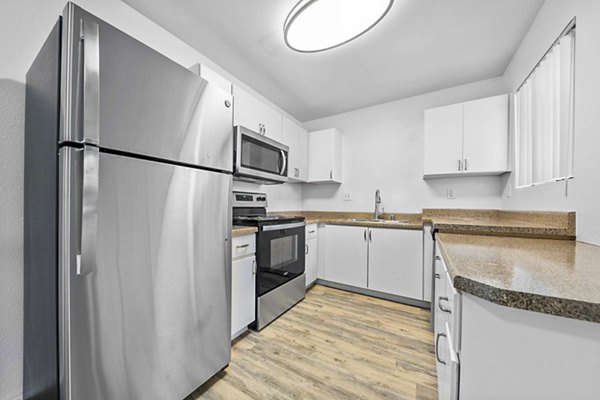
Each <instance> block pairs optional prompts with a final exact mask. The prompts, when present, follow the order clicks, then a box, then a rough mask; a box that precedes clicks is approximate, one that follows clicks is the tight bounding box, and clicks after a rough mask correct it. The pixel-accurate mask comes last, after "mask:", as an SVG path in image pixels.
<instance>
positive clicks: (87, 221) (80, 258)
mask: <svg viewBox="0 0 600 400" xmlns="http://www.w3.org/2000/svg"><path fill="white" fill-rule="evenodd" d="M99 172H100V151H99V149H98V147H95V146H89V145H85V146H84V147H83V185H82V186H83V191H82V193H83V195H82V201H81V230H80V235H81V236H80V244H79V254H78V255H77V275H87V274H90V273H92V272H94V270H95V269H96V239H97V234H98V186H99Z"/></svg>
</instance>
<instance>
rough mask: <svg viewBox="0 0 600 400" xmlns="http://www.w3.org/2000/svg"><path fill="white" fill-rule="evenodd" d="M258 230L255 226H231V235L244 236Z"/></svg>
mask: <svg viewBox="0 0 600 400" xmlns="http://www.w3.org/2000/svg"><path fill="white" fill-rule="evenodd" d="M256 232H258V228H256V227H255V226H235V225H234V226H233V227H232V228H231V236H232V237H236V236H244V235H252V234H254V233H256Z"/></svg>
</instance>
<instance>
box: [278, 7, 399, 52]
mask: <svg viewBox="0 0 600 400" xmlns="http://www.w3.org/2000/svg"><path fill="white" fill-rule="evenodd" d="M393 3H394V0H301V1H299V2H298V4H296V5H295V6H294V8H292V11H290V14H289V15H288V17H287V18H286V19H285V23H284V24H283V37H284V40H285V43H286V44H287V45H288V47H290V48H291V49H292V50H296V51H299V52H303V53H315V52H318V51H323V50H329V49H333V48H334V47H338V46H341V45H343V44H345V43H348V42H350V41H352V40H354V39H356V38H357V37H359V36H361V35H362V34H364V33H365V32H367V31H369V30H370V29H371V28H373V27H374V26H375V25H377V23H378V22H379V21H381V20H382V19H383V17H385V15H386V14H387V13H388V11H389V10H390V8H391V7H392V4H393Z"/></svg>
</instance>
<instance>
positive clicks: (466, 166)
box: [464, 158, 469, 171]
mask: <svg viewBox="0 0 600 400" xmlns="http://www.w3.org/2000/svg"><path fill="white" fill-rule="evenodd" d="M468 165H469V164H467V159H466V158H465V163H464V166H465V171H466V170H467V169H469V168H468Z"/></svg>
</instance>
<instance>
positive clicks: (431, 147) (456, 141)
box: [424, 103, 463, 175]
mask: <svg viewBox="0 0 600 400" xmlns="http://www.w3.org/2000/svg"><path fill="white" fill-rule="evenodd" d="M462 138H463V104H462V103H460V104H452V105H449V106H444V107H438V108H432V109H430V110H425V169H424V171H425V172H424V173H425V175H436V174H442V175H443V174H456V173H459V172H460V171H461V167H460V163H461V162H462V158H463V157H462V153H463V151H462V150H463V149H462Z"/></svg>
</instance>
